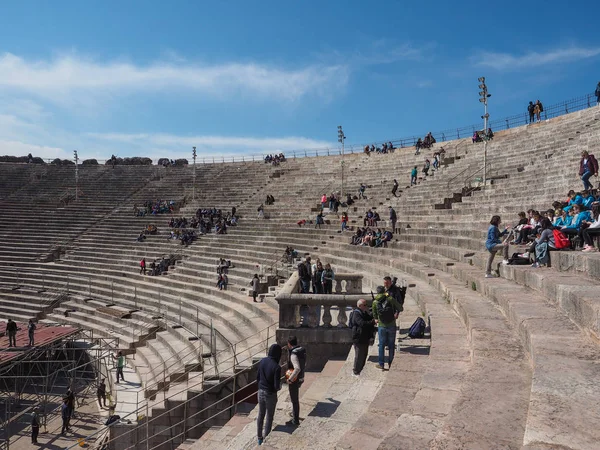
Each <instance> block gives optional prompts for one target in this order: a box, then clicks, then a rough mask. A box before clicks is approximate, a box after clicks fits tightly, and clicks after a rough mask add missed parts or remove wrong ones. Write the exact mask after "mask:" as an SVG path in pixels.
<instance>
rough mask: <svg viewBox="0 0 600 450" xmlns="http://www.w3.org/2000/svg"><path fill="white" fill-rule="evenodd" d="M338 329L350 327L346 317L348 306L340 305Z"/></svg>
mask: <svg viewBox="0 0 600 450" xmlns="http://www.w3.org/2000/svg"><path fill="white" fill-rule="evenodd" d="M337 321H338V325H337V326H338V328H347V327H348V316H347V315H346V305H344V304H340V305H338V317H337Z"/></svg>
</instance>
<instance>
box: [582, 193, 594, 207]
mask: <svg viewBox="0 0 600 450" xmlns="http://www.w3.org/2000/svg"><path fill="white" fill-rule="evenodd" d="M581 196H582V197H583V200H582V202H581V204H582V205H583V206H584V207H585V209H592V203H594V202H595V201H596V199H595V198H594V196H593V195H592V193H591V192H590V191H583V192H582V193H581Z"/></svg>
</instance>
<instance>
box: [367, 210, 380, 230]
mask: <svg viewBox="0 0 600 450" xmlns="http://www.w3.org/2000/svg"><path fill="white" fill-rule="evenodd" d="M380 220H381V217H380V216H379V213H378V212H377V211H373V210H372V209H368V210H367V212H366V213H365V217H364V218H363V225H364V226H365V227H366V226H369V227H376V226H377V222H379V221H380Z"/></svg>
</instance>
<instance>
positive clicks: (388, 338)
mask: <svg viewBox="0 0 600 450" xmlns="http://www.w3.org/2000/svg"><path fill="white" fill-rule="evenodd" d="M372 310H373V318H374V319H375V320H376V322H377V335H378V338H379V358H378V363H377V368H378V369H381V370H384V368H385V348H386V347H387V349H388V368H389V367H391V365H392V361H393V360H394V353H395V351H396V319H397V318H398V314H399V312H400V311H401V310H402V307H401V306H400V305H399V304H398V302H397V301H396V299H395V298H394V297H392V296H391V295H389V293H387V292H386V291H385V288H384V287H383V286H377V295H376V296H375V298H374V300H373V306H372Z"/></svg>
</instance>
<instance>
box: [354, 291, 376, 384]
mask: <svg viewBox="0 0 600 450" xmlns="http://www.w3.org/2000/svg"><path fill="white" fill-rule="evenodd" d="M348 325H349V326H350V327H351V328H352V342H353V343H354V365H353V367H352V376H354V377H358V376H359V375H360V372H361V371H362V370H363V367H365V362H366V361H367V356H368V354H369V344H370V343H371V339H373V336H374V335H375V319H373V316H372V315H371V313H369V306H368V305H367V301H366V300H365V299H364V298H361V299H360V300H359V301H358V302H357V304H356V309H355V310H354V311H352V313H350V321H349V323H348Z"/></svg>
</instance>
